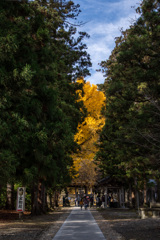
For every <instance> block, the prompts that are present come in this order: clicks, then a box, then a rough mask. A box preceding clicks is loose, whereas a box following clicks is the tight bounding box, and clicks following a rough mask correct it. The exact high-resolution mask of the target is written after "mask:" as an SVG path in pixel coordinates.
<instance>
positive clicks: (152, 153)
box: [97, 0, 160, 188]
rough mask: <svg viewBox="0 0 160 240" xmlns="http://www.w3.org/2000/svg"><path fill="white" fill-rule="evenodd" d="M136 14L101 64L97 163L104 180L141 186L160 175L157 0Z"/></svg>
mask: <svg viewBox="0 0 160 240" xmlns="http://www.w3.org/2000/svg"><path fill="white" fill-rule="evenodd" d="M137 12H139V14H140V17H139V18H138V20H137V21H136V22H135V23H134V25H132V26H131V27H130V29H127V30H126V31H122V35H121V36H120V37H119V38H117V39H116V46H115V48H114V50H113V51H112V54H111V56H110V58H109V59H108V60H107V61H103V62H102V63H101V66H102V69H103V72H104V74H105V76H106V80H105V83H104V86H103V88H104V89H105V92H106V102H107V104H106V113H105V116H106V122H105V126H104V128H103V131H102V133H101V137H100V148H99V152H98V154H97V161H99V162H100V166H101V169H102V171H103V174H104V176H106V175H111V176H115V177H117V178H121V179H122V180H124V181H125V182H126V183H129V182H130V183H132V182H134V179H136V180H138V184H139V186H140V187H141V188H142V185H143V184H144V182H145V181H147V180H148V179H150V178H155V179H159V177H160V175H159V169H160V158H159V156H160V151H159V143H160V138H159V131H160V125H159V120H160V118H159V116H160V115H159V113H160V112H159V109H160V108H159V107H160V102H159V101H160V99H159V96H160V68H159V61H160V57H159V56H160V48H159V37H160V28H159V22H160V1H153V0H144V1H142V4H141V6H140V7H139V8H138V9H137ZM141 184H142V185H141Z"/></svg>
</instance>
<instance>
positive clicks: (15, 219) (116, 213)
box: [0, 207, 160, 240]
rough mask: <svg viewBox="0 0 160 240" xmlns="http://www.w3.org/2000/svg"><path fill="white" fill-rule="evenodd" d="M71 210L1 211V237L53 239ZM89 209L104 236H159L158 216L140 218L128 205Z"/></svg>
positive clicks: (153, 239) (150, 239)
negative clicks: (36, 213) (19, 213)
mask: <svg viewBox="0 0 160 240" xmlns="http://www.w3.org/2000/svg"><path fill="white" fill-rule="evenodd" d="M71 210H72V208H71V207H68V208H67V207H65V208H61V209H57V210H56V211H54V212H51V213H49V214H46V215H41V216H35V217H31V216H30V215H29V213H28V212H25V214H24V216H23V219H19V215H18V214H17V213H16V212H15V211H9V212H7V211H0V240H52V239H53V237H54V235H55V234H56V233H57V231H58V230H59V228H60V227H61V225H62V224H63V222H64V221H65V219H66V218H67V217H68V215H69V214H70V212H71ZM91 212H92V214H93V216H94V218H95V220H96V221H97V223H98V225H99V227H100V229H101V230H102V232H103V234H104V236H105V238H106V239H107V240H158V239H160V218H158V219H153V218H147V219H140V218H139V217H138V214H137V213H136V212H135V211H133V210H128V209H110V208H108V209H100V210H98V211H97V210H96V209H95V208H91ZM97 240H98V239H97Z"/></svg>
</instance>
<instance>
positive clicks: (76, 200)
mask: <svg viewBox="0 0 160 240" xmlns="http://www.w3.org/2000/svg"><path fill="white" fill-rule="evenodd" d="M74 201H75V206H76V205H77V198H75V200H74Z"/></svg>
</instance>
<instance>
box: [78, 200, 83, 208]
mask: <svg viewBox="0 0 160 240" xmlns="http://www.w3.org/2000/svg"><path fill="white" fill-rule="evenodd" d="M79 205H80V207H81V210H82V207H83V201H82V199H81V200H80V202H79Z"/></svg>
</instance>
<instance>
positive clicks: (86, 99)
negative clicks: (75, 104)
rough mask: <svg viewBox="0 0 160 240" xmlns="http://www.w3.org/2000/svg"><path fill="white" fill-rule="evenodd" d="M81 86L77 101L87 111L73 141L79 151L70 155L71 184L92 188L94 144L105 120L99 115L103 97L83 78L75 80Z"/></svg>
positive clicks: (95, 87)
mask: <svg viewBox="0 0 160 240" xmlns="http://www.w3.org/2000/svg"><path fill="white" fill-rule="evenodd" d="M77 82H78V83H81V84H83V91H79V92H78V94H79V101H83V104H84V107H85V108H86V110H87V116H86V117H85V119H84V121H83V122H82V123H79V125H78V129H77V130H78V131H77V134H76V135H75V141H76V142H77V143H78V145H79V146H80V150H78V152H77V153H76V154H73V155H72V158H73V161H74V169H75V171H76V173H77V174H76V176H75V178H74V179H73V183H74V184H77V185H81V186H86V187H92V186H93V185H94V184H95V181H96V178H97V172H96V170H95V169H96V165H95V163H94V156H95V154H96V152H97V147H96V143H97V142H98V139H99V133H100V131H101V129H102V127H103V126H104V123H105V119H104V117H103V116H102V114H101V111H102V107H104V104H105V95H104V93H103V92H101V91H98V89H97V86H96V85H94V84H92V85H91V84H90V82H86V83H85V82H84V79H83V78H80V79H78V80H77Z"/></svg>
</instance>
